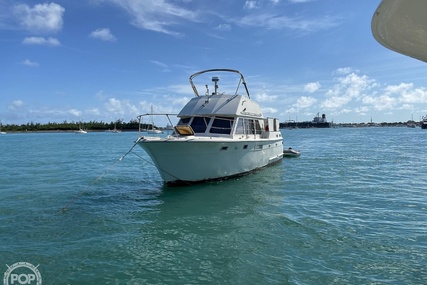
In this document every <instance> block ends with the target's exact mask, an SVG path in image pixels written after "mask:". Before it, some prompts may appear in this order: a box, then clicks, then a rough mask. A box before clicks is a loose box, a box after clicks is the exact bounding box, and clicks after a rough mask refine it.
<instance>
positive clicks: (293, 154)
mask: <svg viewBox="0 0 427 285" xmlns="http://www.w3.org/2000/svg"><path fill="white" fill-rule="evenodd" d="M300 155H301V152H300V151H299V150H295V149H292V148H291V147H290V148H288V149H285V150H284V151H283V156H284V157H298V156H300Z"/></svg>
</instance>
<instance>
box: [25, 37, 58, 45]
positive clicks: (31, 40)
mask: <svg viewBox="0 0 427 285" xmlns="http://www.w3.org/2000/svg"><path fill="white" fill-rule="evenodd" d="M22 43H23V44H27V45H48V46H60V45H61V43H60V42H59V40H58V39H55V38H51V37H49V38H44V37H26V38H25V39H24V40H23V41H22Z"/></svg>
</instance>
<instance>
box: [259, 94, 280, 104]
mask: <svg viewBox="0 0 427 285" xmlns="http://www.w3.org/2000/svg"><path fill="white" fill-rule="evenodd" d="M255 99H256V101H258V102H273V101H276V99H277V95H267V94H265V93H260V94H256V95H255Z"/></svg>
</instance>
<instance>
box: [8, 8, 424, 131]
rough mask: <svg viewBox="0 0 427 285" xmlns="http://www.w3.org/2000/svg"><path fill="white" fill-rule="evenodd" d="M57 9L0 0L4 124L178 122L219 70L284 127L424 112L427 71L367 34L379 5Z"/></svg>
mask: <svg viewBox="0 0 427 285" xmlns="http://www.w3.org/2000/svg"><path fill="white" fill-rule="evenodd" d="M52 1H53V2H42V1H34V0H31V1H28V0H27V1H26V0H23V1H19V0H0V46H1V48H0V63H1V64H0V121H1V123H2V124H26V123H29V122H34V123H48V122H64V121H68V122H73V121H74V122H77V121H103V122H111V121H116V120H124V121H127V122H128V121H130V120H133V119H136V117H137V116H138V115H139V114H145V113H149V112H151V108H152V109H153V112H154V113H177V112H179V110H180V109H181V108H182V107H183V106H184V104H185V103H186V102H187V101H188V100H190V99H191V98H192V97H193V96H194V93H193V92H192V89H191V87H190V85H189V82H188V78H189V76H190V75H191V74H193V73H195V72H198V71H201V70H205V69H212V68H230V69H236V70H239V71H240V72H242V74H243V75H244V76H245V79H246V82H247V85H248V89H249V92H250V94H251V98H252V99H254V100H255V101H257V102H258V103H259V104H260V105H261V107H262V110H263V114H264V116H269V117H276V118H279V120H280V121H282V122H283V121H287V120H297V121H309V120H312V119H313V117H314V116H315V115H316V114H317V113H320V114H322V113H324V114H326V117H327V119H328V121H333V122H335V123H360V122H370V121H371V120H372V121H373V122H378V123H379V122H406V121H408V120H411V119H412V118H413V119H414V120H416V121H418V120H420V118H421V116H423V115H426V114H427V81H426V80H425V79H426V75H427V65H426V63H423V62H421V61H418V60H416V59H413V58H410V57H406V56H404V55H401V54H398V53H396V52H393V51H390V50H388V49H386V48H385V47H383V46H382V45H380V44H379V43H378V42H376V41H375V39H374V38H373V36H372V32H371V19H372V16H373V14H374V12H375V10H376V8H377V7H378V5H379V3H380V0H360V1H343V0H264V1H261V0H248V1H245V0H242V1H239V0H233V1H230V0H216V1H211V0H156V1H149V0H86V1H69V0H68V1H67V0H52ZM210 83H211V82H202V84H210ZM220 86H221V81H220ZM233 91H234V90H233Z"/></svg>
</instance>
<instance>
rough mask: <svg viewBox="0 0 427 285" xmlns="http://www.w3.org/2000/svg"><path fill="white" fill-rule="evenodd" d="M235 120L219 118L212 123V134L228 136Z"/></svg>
mask: <svg viewBox="0 0 427 285" xmlns="http://www.w3.org/2000/svg"><path fill="white" fill-rule="evenodd" d="M233 122H234V119H232V118H221V117H217V118H215V120H214V121H213V123H212V126H211V130H210V133H212V134H226V135H229V134H230V133H231V127H232V126H233Z"/></svg>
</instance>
